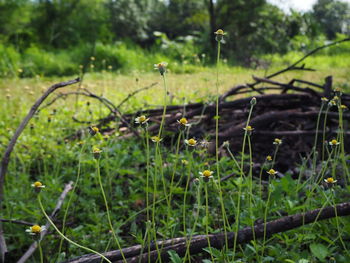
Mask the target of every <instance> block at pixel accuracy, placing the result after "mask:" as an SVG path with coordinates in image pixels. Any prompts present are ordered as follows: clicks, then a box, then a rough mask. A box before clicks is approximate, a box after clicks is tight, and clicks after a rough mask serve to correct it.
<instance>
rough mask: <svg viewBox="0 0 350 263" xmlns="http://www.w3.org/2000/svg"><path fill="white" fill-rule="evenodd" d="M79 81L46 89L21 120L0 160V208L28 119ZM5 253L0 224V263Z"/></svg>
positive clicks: (0, 225)
mask: <svg viewBox="0 0 350 263" xmlns="http://www.w3.org/2000/svg"><path fill="white" fill-rule="evenodd" d="M79 81H80V80H79V78H77V79H73V80H69V81H65V82H60V83H57V84H54V85H52V86H51V87H50V88H48V89H47V90H46V91H45V93H44V94H43V95H42V96H41V97H40V98H39V99H38V100H37V101H36V102H35V103H34V105H33V106H32V108H31V109H30V110H29V112H28V114H27V116H26V117H25V118H24V119H23V120H22V122H21V124H20V125H19V126H18V128H17V130H16V132H15V134H14V135H13V136H12V138H11V141H10V142H9V144H8V146H7V148H6V151H5V153H4V155H3V157H2V160H1V166H0V208H2V200H3V198H4V183H5V176H6V172H7V167H8V164H9V161H10V156H11V153H12V151H13V148H14V147H15V145H16V142H17V139H18V137H19V136H20V135H21V133H22V132H23V130H24V128H25V127H26V126H27V124H28V122H29V121H30V119H31V118H32V117H33V116H34V114H35V113H36V112H37V110H38V108H39V106H40V105H41V104H42V103H43V102H44V100H45V99H46V98H47V97H48V96H49V95H50V94H51V93H52V92H54V91H55V90H57V89H59V88H63V87H66V86H69V85H72V84H75V83H78V82H79ZM6 253H7V246H6V241H5V238H4V236H3V230H2V224H1V223H0V259H1V262H5V254H6Z"/></svg>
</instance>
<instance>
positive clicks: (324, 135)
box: [322, 105, 329, 162]
mask: <svg viewBox="0 0 350 263" xmlns="http://www.w3.org/2000/svg"><path fill="white" fill-rule="evenodd" d="M328 111H329V105H327V109H326V112H325V114H324V120H323V132H322V162H323V161H324V155H325V141H326V125H327V114H328Z"/></svg>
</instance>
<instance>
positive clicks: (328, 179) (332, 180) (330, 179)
mask: <svg viewBox="0 0 350 263" xmlns="http://www.w3.org/2000/svg"><path fill="white" fill-rule="evenodd" d="M324 181H325V182H326V183H327V184H335V183H336V182H337V180H334V179H333V178H332V177H328V178H327V179H324Z"/></svg>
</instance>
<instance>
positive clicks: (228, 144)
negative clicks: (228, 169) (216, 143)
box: [222, 141, 230, 148]
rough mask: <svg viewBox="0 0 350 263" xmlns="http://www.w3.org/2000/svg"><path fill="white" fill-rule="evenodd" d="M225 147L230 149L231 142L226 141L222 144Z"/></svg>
mask: <svg viewBox="0 0 350 263" xmlns="http://www.w3.org/2000/svg"><path fill="white" fill-rule="evenodd" d="M222 146H223V147H227V148H228V147H230V142H229V141H224V142H223V144H222Z"/></svg>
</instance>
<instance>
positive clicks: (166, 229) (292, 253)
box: [0, 54, 350, 263]
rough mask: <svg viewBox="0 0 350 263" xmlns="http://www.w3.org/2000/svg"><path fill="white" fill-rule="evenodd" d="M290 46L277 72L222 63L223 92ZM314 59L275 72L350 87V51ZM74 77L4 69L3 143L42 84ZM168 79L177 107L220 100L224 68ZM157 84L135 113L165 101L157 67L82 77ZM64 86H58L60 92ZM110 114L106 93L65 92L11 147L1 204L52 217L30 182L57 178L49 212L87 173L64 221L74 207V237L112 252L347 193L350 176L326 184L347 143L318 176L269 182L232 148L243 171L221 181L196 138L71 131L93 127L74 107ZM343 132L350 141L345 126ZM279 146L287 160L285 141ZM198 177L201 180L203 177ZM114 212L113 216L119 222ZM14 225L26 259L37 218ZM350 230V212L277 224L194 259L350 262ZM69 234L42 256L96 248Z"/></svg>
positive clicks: (86, 113)
mask: <svg viewBox="0 0 350 263" xmlns="http://www.w3.org/2000/svg"><path fill="white" fill-rule="evenodd" d="M290 56H291V57H288V56H286V57H280V58H278V57H276V56H275V57H273V58H270V60H271V61H272V62H273V63H274V64H273V67H272V68H271V69H269V70H263V69H258V70H252V69H246V68H240V67H228V66H222V67H221V68H220V73H219V92H220V93H223V92H225V91H227V90H228V89H230V88H231V87H233V86H235V85H237V84H243V83H247V82H251V81H252V78H251V76H252V75H256V76H259V77H263V76H266V75H268V74H269V73H273V72H274V71H277V70H278V69H279V68H282V67H283V66H284V65H285V64H286V63H287V62H289V61H291V60H293V59H294V58H295V54H294V55H293V56H292V55H290ZM306 65H307V66H310V67H312V68H315V69H317V71H316V72H302V71H295V72H288V73H286V74H283V75H281V76H279V77H277V78H276V80H278V81H281V82H288V81H289V80H291V79H292V78H297V79H303V80H309V81H313V82H315V83H318V84H323V83H324V78H325V77H326V76H329V75H332V76H333V78H334V83H335V84H334V87H341V88H343V89H344V90H347V91H349V83H350V67H349V66H350V59H346V56H340V55H339V56H334V57H331V58H329V57H328V58H326V57H325V56H319V57H315V58H310V59H308V60H307V61H306ZM75 77H76V76H72V77H49V78H46V77H36V78H3V79H0V90H1V94H2V96H1V97H0V100H1V103H0V117H1V118H0V148H1V151H2V152H4V150H5V148H6V146H7V144H8V142H9V140H10V139H11V137H12V135H13V134H14V131H15V129H16V127H17V126H18V125H19V123H20V121H21V120H22V119H23V118H24V116H25V115H26V113H27V112H28V110H29V109H30V107H31V105H32V104H33V103H34V101H35V100H36V99H37V98H38V97H39V96H40V95H41V94H42V92H43V91H45V90H46V89H47V88H48V87H49V86H50V85H52V84H54V83H56V82H60V81H64V80H68V79H72V78H75ZM166 77H167V78H166V81H167V84H168V90H169V96H168V105H169V104H184V103H189V102H197V101H204V102H209V101H215V96H216V94H215V90H216V69H215V68H203V67H198V68H197V69H196V70H194V73H191V74H184V73H182V74H177V73H174V71H172V67H171V64H170V65H169V72H168V73H167V74H166ZM152 83H157V84H156V85H155V86H154V87H153V88H151V89H148V90H146V91H142V92H140V93H139V94H137V95H136V96H135V97H133V98H132V99H130V100H129V102H128V103H127V104H125V105H124V106H123V107H122V109H121V111H122V112H123V113H127V112H134V111H137V110H140V109H146V108H154V107H162V105H163V96H162V94H163V80H162V78H161V77H160V75H159V73H158V72H156V71H152V65H150V70H149V71H148V72H142V71H135V72H132V73H129V74H116V73H111V72H92V73H88V74H86V75H85V76H84V80H83V84H82V87H84V88H87V89H89V90H90V91H91V92H93V93H95V94H98V95H102V96H103V97H105V98H108V99H109V100H111V101H112V102H113V103H115V104H118V103H119V102H120V101H122V100H123V99H124V98H125V97H126V96H127V95H128V94H129V93H131V92H133V91H135V90H137V89H139V88H142V87H146V86H149V85H151V84H152ZM77 87H78V85H75V86H68V87H66V88H64V89H62V90H60V91H57V92H56V94H58V93H59V92H68V91H72V90H75V89H77ZM54 96H55V95H51V97H50V98H53V97H54ZM50 98H49V99H48V100H47V102H48V101H50ZM88 102H89V103H88ZM44 104H45V103H44ZM107 113H108V111H107V110H106V109H105V108H104V107H102V106H101V105H100V104H98V103H97V102H96V101H93V100H91V99H86V98H82V97H79V99H78V100H77V99H76V97H75V96H71V97H70V98H68V99H66V100H58V101H57V102H56V103H54V104H53V105H51V106H50V107H47V108H45V109H43V110H42V111H41V112H40V113H39V114H38V115H36V116H35V117H34V118H33V119H32V120H31V121H30V123H29V125H28V126H27V128H26V129H25V131H24V132H23V134H22V135H21V137H20V138H19V140H18V142H17V145H16V148H15V150H14V152H13V153H12V157H11V162H10V165H9V171H8V174H7V178H6V184H5V200H4V205H5V209H4V210H2V211H1V218H4V219H17V220H24V221H28V222H31V223H32V224H38V225H40V226H41V225H44V224H45V222H46V219H45V217H44V215H43V213H42V211H41V208H40V202H38V200H37V199H38V198H37V196H38V193H36V192H35V191H34V190H33V187H31V184H33V183H34V182H35V181H40V182H42V183H43V184H44V185H45V186H46V187H45V188H44V189H42V191H41V193H40V196H41V199H42V204H43V208H44V209H45V211H46V212H47V213H48V214H50V213H51V211H52V210H53V208H54V207H55V204H56V202H57V199H58V197H59V195H60V194H61V192H62V190H63V188H64V185H65V184H66V183H68V182H69V181H71V180H72V181H75V182H76V189H75V192H74V193H71V194H70V195H68V197H67V198H66V200H65V203H64V205H63V208H62V210H61V211H60V212H59V214H58V216H57V218H56V219H55V221H54V223H55V224H56V225H57V226H58V228H59V229H62V228H63V225H62V222H63V220H64V217H65V212H66V211H67V214H66V216H67V217H66V218H65V219H66V220H65V223H66V224H65V225H66V227H65V231H64V233H65V235H66V236H67V237H69V238H70V239H72V240H74V241H75V242H77V243H79V244H80V245H83V246H86V247H89V248H92V249H94V250H96V251H99V252H104V251H106V250H111V249H118V247H119V246H121V247H127V246H131V245H136V244H142V245H147V244H148V243H149V242H150V241H151V240H154V239H166V238H172V237H183V236H185V235H187V236H191V235H194V234H206V233H217V232H221V231H235V230H237V229H240V228H243V227H246V226H251V225H252V224H254V221H255V220H258V219H260V220H263V222H264V221H266V220H267V221H268V220H272V219H276V218H279V217H281V216H282V215H284V214H289V215H290V214H295V213H300V212H304V211H308V210H311V209H314V208H319V207H322V206H329V205H333V204H335V203H339V202H344V201H346V200H347V199H348V196H349V190H350V188H349V186H348V185H345V186H342V187H341V186H340V185H337V184H335V185H334V186H333V187H326V186H325V185H324V184H323V178H325V176H326V175H327V176H329V177H332V178H335V179H337V178H340V177H341V175H340V173H342V172H344V170H346V168H344V167H343V165H344V162H343V161H348V159H349V158H348V155H345V153H344V152H342V151H340V150H338V148H337V150H334V152H333V150H330V151H331V153H330V154H329V157H328V160H327V162H325V163H320V164H319V165H320V167H318V170H317V171H318V172H317V176H316V177H315V178H311V179H309V180H307V181H305V182H300V181H297V180H293V179H292V178H291V176H289V175H288V174H287V176H285V177H283V178H281V179H275V180H271V181H270V182H269V185H268V186H267V187H266V186H262V185H261V183H260V182H259V180H255V179H253V176H252V174H251V173H250V172H247V173H246V174H243V173H242V172H241V171H240V169H239V167H237V165H236V160H237V161H238V162H239V163H240V161H242V160H243V161H242V162H248V161H249V152H247V151H248V150H246V152H245V155H244V154H243V155H240V154H239V155H238V156H235V157H236V159H231V158H228V157H224V158H222V159H221V160H220V161H219V166H220V171H221V175H225V174H229V173H232V172H235V173H237V177H236V178H233V179H232V180H228V181H226V182H225V183H222V184H221V185H220V184H219V183H218V181H217V176H218V175H217V170H216V161H215V156H211V155H208V154H207V153H206V151H205V150H203V149H200V148H193V149H192V148H191V147H189V146H187V147H185V146H184V145H183V139H189V138H185V137H180V138H175V139H178V140H179V141H181V147H180V148H181V150H180V151H178V150H177V147H176V144H175V143H174V145H172V146H170V147H168V148H166V147H165V146H162V144H161V143H160V144H157V143H156V144H155V143H153V142H152V141H150V140H148V139H146V138H148V137H147V136H148V134H147V133H146V132H144V133H143V134H144V137H143V138H141V139H137V138H129V139H119V136H118V134H114V135H112V136H109V137H105V136H103V135H101V134H97V135H95V136H91V135H89V134H88V133H87V132H85V133H84V134H83V136H82V137H81V138H80V139H79V140H70V139H67V138H68V136H70V135H72V134H74V133H75V132H76V131H77V130H79V129H85V128H86V126H87V125H86V124H82V123H76V122H74V121H73V120H72V117H73V116H74V117H76V118H78V119H79V120H87V121H95V120H97V119H98V118H100V117H104V116H105V115H106V114H107ZM85 131H86V129H85ZM140 131H142V128H140ZM183 136H185V134H183ZM337 139H339V141H340V143H344V140H342V139H344V138H342V137H341V136H340V137H339V138H337ZM146 142H148V143H149V144H148V143H146ZM93 147H98V148H99V149H102V153H101V158H100V159H99V160H98V161H97V160H95V159H94V156H93V154H92V151H93ZM271 147H273V145H272V142H271ZM339 147H340V146H339ZM272 149H274V148H272ZM339 149H340V148H339ZM279 150H288V149H284V148H283V144H282V145H281V147H280V149H279ZM275 153H276V158H277V159H278V148H276V149H275ZM251 154H254V152H252V153H251ZM272 168H273V164H271V163H270V164H266V166H265V167H264V170H263V171H262V172H264V173H265V172H266V171H268V170H269V169H272ZM300 169H301V170H303V169H304V173H305V174H306V173H307V171H308V169H307V168H306V166H303V165H301V164H300ZM204 170H209V171H213V172H214V173H213V179H210V180H209V182H208V183H207V182H206V181H205V180H203V179H202V178H201V177H200V176H199V172H202V173H203V172H204ZM344 173H345V172H344ZM347 176H348V175H347ZM77 178H78V180H77ZM196 178H197V179H198V180H194V181H192V179H196ZM316 178H317V180H316ZM100 179H101V180H100ZM101 183H102V186H103V190H104V192H105V194H106V200H107V202H108V206H109V210H106V205H105V200H104V197H103V195H102V194H101ZM147 186H148V187H147ZM146 196H147V197H146ZM70 198H71V199H70ZM69 200H70V201H69ZM69 202H70V205H69V210H67V207H68V203H69ZM147 203H148V204H149V207H148V208H149V210H148V213H147V206H146V204H147ZM108 215H110V216H111V222H112V229H113V231H111V226H110V223H109V220H108ZM236 217H238V218H240V224H239V225H237V224H236V222H237V221H236V220H235V219H236ZM3 228H4V232H5V238H6V241H7V244H8V248H9V259H8V260H9V261H8V262H15V260H18V258H19V257H20V256H21V255H22V254H23V253H24V252H25V251H26V249H27V248H28V246H29V245H30V244H31V243H32V242H34V240H33V238H31V236H30V235H28V234H27V233H26V232H25V230H26V229H27V228H28V227H26V226H23V225H19V224H11V223H3ZM113 232H114V234H115V235H116V236H117V239H115V237H114V235H113ZM147 233H148V234H147ZM349 234H350V224H349V218H347V217H336V218H333V219H330V220H326V221H322V222H319V223H318V222H316V223H313V224H310V225H308V226H305V227H302V228H298V229H295V230H292V231H288V232H285V233H280V234H276V235H274V236H272V237H270V238H266V240H263V239H259V240H258V239H257V240H254V241H251V242H250V243H247V244H244V245H237V247H236V251H233V249H231V248H229V249H227V250H225V249H224V250H223V251H219V250H217V249H214V248H212V247H209V248H207V249H206V251H207V252H204V251H203V252H202V253H201V254H200V255H196V256H193V257H192V258H191V260H192V262H214V261H215V262H233V260H236V261H235V262H289V263H293V262H295V263H307V262H310V263H311V262H344V263H346V262H349V261H350V253H349V245H348V241H349ZM61 239H62V237H61V236H60V235H59V234H58V233H57V232H56V231H55V230H54V229H53V228H52V227H51V228H50V231H49V235H47V236H46V237H45V239H43V240H42V241H41V242H40V243H41V246H42V251H43V262H61V261H64V260H65V259H71V258H73V257H75V256H80V255H83V254H86V253H89V252H88V251H86V250H84V249H81V248H78V247H77V246H75V245H74V244H71V243H69V242H66V241H64V242H62V243H61ZM40 258H41V256H40V253H39V252H38V251H36V252H35V253H34V255H33V256H32V257H31V258H30V259H29V262H40V260H41V259H40ZM172 258H173V259H172V262H176V263H177V262H185V261H186V262H189V261H191V260H190V255H188V254H187V255H186V257H185V258H182V259H179V258H178V257H177V255H175V254H174V255H173V257H172ZM202 260H203V261H202Z"/></svg>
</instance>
